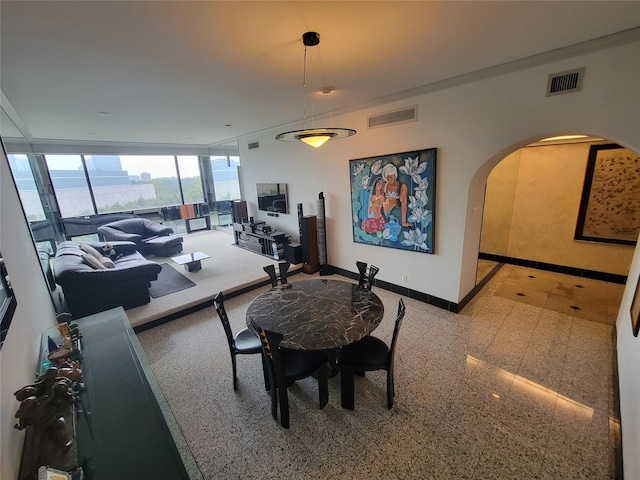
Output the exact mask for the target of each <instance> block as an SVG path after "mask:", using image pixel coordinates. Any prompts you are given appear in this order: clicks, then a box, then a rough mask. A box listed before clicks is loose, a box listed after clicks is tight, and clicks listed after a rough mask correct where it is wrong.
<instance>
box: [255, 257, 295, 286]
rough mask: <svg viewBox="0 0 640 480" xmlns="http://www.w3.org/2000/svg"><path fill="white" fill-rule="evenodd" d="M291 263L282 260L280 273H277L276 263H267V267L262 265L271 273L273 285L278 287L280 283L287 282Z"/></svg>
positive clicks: (279, 267)
mask: <svg viewBox="0 0 640 480" xmlns="http://www.w3.org/2000/svg"><path fill="white" fill-rule="evenodd" d="M290 265H291V264H290V263H289V262H280V263H279V264H278V271H279V274H277V273H276V267H275V266H274V265H267V266H266V267H262V269H263V270H264V271H265V272H267V275H269V278H270V279H271V286H272V287H277V286H278V283H281V284H285V283H287V271H288V270H289V266H290Z"/></svg>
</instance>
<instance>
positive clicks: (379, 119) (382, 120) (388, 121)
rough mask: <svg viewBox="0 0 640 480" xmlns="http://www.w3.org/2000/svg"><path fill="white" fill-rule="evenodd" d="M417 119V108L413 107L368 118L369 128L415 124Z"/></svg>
mask: <svg viewBox="0 0 640 480" xmlns="http://www.w3.org/2000/svg"><path fill="white" fill-rule="evenodd" d="M417 119H418V106H417V105H413V106H412V107H409V108H401V109H400V110H393V111H391V112H386V113H382V114H380V115H372V116H370V117H368V124H369V128H376V127H386V126H387V125H396V124H398V123H407V122H415V121H416V120H417Z"/></svg>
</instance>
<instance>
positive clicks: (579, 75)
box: [546, 67, 584, 97]
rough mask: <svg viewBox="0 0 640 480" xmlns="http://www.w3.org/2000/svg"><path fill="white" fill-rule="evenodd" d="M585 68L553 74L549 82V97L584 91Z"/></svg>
mask: <svg viewBox="0 0 640 480" xmlns="http://www.w3.org/2000/svg"><path fill="white" fill-rule="evenodd" d="M583 78H584V67H582V68H578V69H577V70H571V71H568V72H560V73H552V74H551V75H549V79H548V80H547V94H546V96H547V97H551V96H553V95H562V94H564V93H571V92H579V91H580V90H582V79H583Z"/></svg>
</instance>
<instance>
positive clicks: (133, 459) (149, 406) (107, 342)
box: [45, 307, 203, 480]
mask: <svg viewBox="0 0 640 480" xmlns="http://www.w3.org/2000/svg"><path fill="white" fill-rule="evenodd" d="M74 323H77V324H78V326H79V330H80V333H81V334H82V340H81V342H82V360H81V368H82V371H83V384H84V388H82V389H80V401H79V402H78V404H77V409H78V414H77V429H78V430H77V439H76V441H77V446H78V450H79V457H80V465H81V467H82V471H83V473H84V478H85V479H86V480H98V479H99V480H101V479H107V478H118V479H123V480H139V479H141V478H153V479H154V480H179V479H184V480H188V479H197V480H202V478H203V477H202V474H201V472H200V470H199V469H198V467H197V464H196V462H195V459H194V458H193V456H192V455H191V451H190V450H189V448H188V446H187V443H186V440H185V439H184V437H183V436H182V433H181V432H180V428H179V427H178V425H177V422H176V420H175V418H174V417H173V414H172V412H171V409H170V407H169V405H168V404H167V401H166V399H165V397H164V395H163V393H162V390H161V389H160V386H159V385H158V383H157V380H156V378H155V376H154V374H153V371H152V369H151V367H150V365H149V363H148V361H147V358H146V355H145V353H144V350H143V349H142V346H141V345H140V342H139V341H138V338H137V337H136V335H135V332H134V331H133V329H132V328H131V324H130V323H129V319H128V318H127V315H126V314H125V312H124V310H123V309H122V308H121V307H118V308H114V309H112V310H107V311H105V312H100V313H96V314H94V315H90V316H87V317H83V318H80V319H78V320H77V322H74ZM55 332H57V329H55V327H54V328H53V329H50V330H48V331H47V332H45V335H47V334H50V335H51V336H52V338H54V340H55ZM45 345H46V343H45ZM45 358H46V357H45Z"/></svg>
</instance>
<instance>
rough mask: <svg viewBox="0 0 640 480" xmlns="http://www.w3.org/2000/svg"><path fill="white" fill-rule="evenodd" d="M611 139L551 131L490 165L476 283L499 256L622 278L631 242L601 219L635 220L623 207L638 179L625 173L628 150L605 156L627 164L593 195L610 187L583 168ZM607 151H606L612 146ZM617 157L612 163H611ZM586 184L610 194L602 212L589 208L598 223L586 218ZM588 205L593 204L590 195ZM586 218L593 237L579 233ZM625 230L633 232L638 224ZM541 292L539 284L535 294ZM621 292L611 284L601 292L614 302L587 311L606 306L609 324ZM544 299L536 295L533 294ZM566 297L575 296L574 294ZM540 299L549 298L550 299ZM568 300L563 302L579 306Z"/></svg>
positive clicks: (553, 268) (491, 271)
mask: <svg viewBox="0 0 640 480" xmlns="http://www.w3.org/2000/svg"><path fill="white" fill-rule="evenodd" d="M611 145H615V144H614V142H611V141H608V140H606V139H601V138H595V137H586V136H563V137H554V138H553V139H545V140H541V141H536V142H533V143H529V144H527V145H526V146H524V147H521V148H519V149H517V150H515V151H514V152H512V153H510V154H509V155H507V156H506V157H505V158H504V159H503V160H501V161H500V162H499V163H498V164H497V165H496V166H495V167H494V168H493V169H492V170H491V173H490V174H489V175H488V177H487V185H486V190H485V203H484V211H483V220H482V230H481V239H480V245H479V255H478V257H479V258H478V270H477V277H476V278H477V282H478V283H481V282H482V281H484V280H486V279H487V278H488V277H490V276H491V275H492V274H494V273H495V272H496V271H497V269H498V268H500V266H501V265H502V264H512V265H521V266H526V267H530V268H534V269H539V270H544V271H552V272H560V273H563V274H567V275H572V276H575V277H586V278H591V279H597V280H602V281H606V282H612V283H616V284H622V285H624V283H625V282H626V276H627V274H628V268H629V265H630V263H631V260H632V257H633V252H634V245H629V244H625V242H624V241H623V240H621V238H622V237H620V238H614V237H615V236H616V235H617V233H616V232H618V231H620V230H621V228H619V227H617V230H616V229H613V230H612V228H610V227H611V226H610V225H608V224H609V223H612V222H616V221H618V222H620V223H625V224H626V223H629V222H635V220H633V219H634V218H636V216H634V215H628V213H629V212H628V210H629V209H634V208H636V207H637V200H635V199H634V198H633V197H634V196H635V195H633V194H632V192H633V188H634V185H635V184H636V183H637V182H634V181H633V176H632V175H630V174H628V173H626V172H627V169H632V168H635V167H633V166H632V165H631V163H632V158H631V157H633V156H634V154H633V152H631V151H629V150H626V149H621V152H622V153H623V154H624V155H623V156H622V157H619V156H618V157H614V158H613V159H612V160H611V162H612V163H614V164H616V165H617V164H619V163H620V162H625V161H626V162H627V163H628V165H622V166H621V167H620V169H621V170H620V172H619V173H616V172H613V173H612V176H613V175H618V177H619V178H618V180H621V181H617V183H615V184H614V185H611V186H610V188H611V191H609V192H605V191H602V192H601V193H599V194H598V195H596V190H595V189H604V188H609V187H607V186H606V184H604V183H603V182H604V181H605V179H604V178H603V179H602V181H600V183H599V184H598V183H597V182H598V180H593V181H595V182H596V183H593V184H592V179H593V177H594V176H595V175H597V174H598V172H597V171H596V172H595V173H594V172H593V171H589V165H590V162H591V161H592V157H593V153H594V152H595V153H598V152H601V151H605V150H603V149H605V148H608V146H611ZM607 152H611V154H612V155H613V154H614V153H616V152H617V150H615V151H614V150H607ZM598 161H600V162H603V161H604V160H603V159H599V160H598ZM616 165H613V167H612V168H617V167H616ZM591 166H592V167H593V165H591ZM607 168H609V167H607ZM622 169H624V171H623V170H622ZM612 178H614V177H612ZM614 180H615V178H614ZM607 181H609V180H607ZM585 183H586V184H585ZM590 189H591V190H590ZM589 192H591V196H592V198H596V199H597V200H600V199H601V197H603V196H610V197H611V198H607V199H605V200H602V213H598V214H597V215H596V214H595V213H593V214H592V217H593V219H592V221H593V222H595V223H596V227H597V228H596V227H593V228H591V227H589V225H587V224H585V216H584V213H585V210H586V209H587V207H586V204H585V203H584V202H585V200H584V199H583V195H585V194H588V193H589ZM614 195H618V197H617V198H614V197H613V196H614ZM627 204H629V205H627ZM596 206H597V205H596ZM590 208H591V209H592V210H593V202H592V203H591V206H590ZM625 208H626V209H627V210H625ZM604 212H607V213H604ZM608 212H610V214H609V213H608ZM600 217H602V218H600ZM589 218H590V217H587V219H589ZM585 225H586V226H587V227H589V228H591V230H593V231H596V232H601V234H600V233H598V235H601V236H600V238H595V237H593V238H589V240H590V241H584V240H583V239H582V238H584V235H582V234H583V231H584V229H585V228H586V227H585ZM632 226H633V225H630V227H632ZM631 237H633V238H635V237H637V231H636V232H635V234H633V235H631ZM626 243H629V242H626ZM558 282H559V283H561V282H560V280H558ZM574 283H575V282H574ZM569 290H572V289H569ZM569 290H567V289H565V291H564V294H565V295H566V296H569V297H580V295H576V291H569ZM599 290H600V291H601V292H602V291H604V290H606V289H605V288H600V289H599ZM547 293H548V292H547ZM543 294H544V292H539V295H538V297H540V295H543ZM621 296H622V289H621V288H617V289H616V288H614V289H611V295H610V296H606V297H602V298H601V299H600V300H601V301H602V302H607V301H608V302H615V305H609V307H608V308H605V306H604V305H602V304H600V305H599V307H600V308H599V314H598V315H597V316H596V317H594V318H599V319H600V320H604V318H603V317H604V316H606V315H607V314H608V316H609V322H610V323H611V324H612V323H613V322H614V321H615V314H616V312H617V308H618V307H619V304H620V299H621ZM523 300H530V299H523ZM543 300H544V299H543V298H538V301H537V302H538V303H541V302H543ZM566 300H567V302H568V303H573V304H575V303H577V302H578V301H577V300H576V299H575V298H567V299H566ZM547 303H548V305H553V302H551V301H548V302H547ZM573 304H572V305H568V307H569V306H570V307H573V308H575V309H579V308H580V307H579V306H578V305H573ZM576 311H578V310H576Z"/></svg>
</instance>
